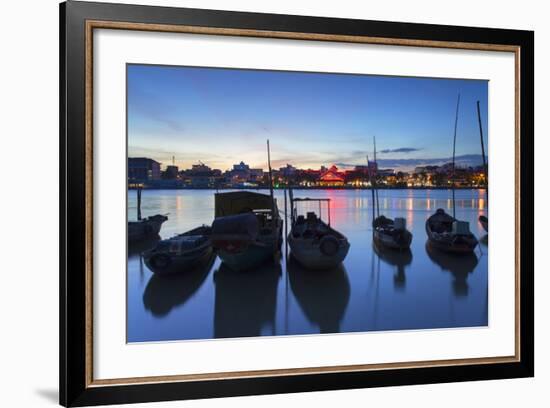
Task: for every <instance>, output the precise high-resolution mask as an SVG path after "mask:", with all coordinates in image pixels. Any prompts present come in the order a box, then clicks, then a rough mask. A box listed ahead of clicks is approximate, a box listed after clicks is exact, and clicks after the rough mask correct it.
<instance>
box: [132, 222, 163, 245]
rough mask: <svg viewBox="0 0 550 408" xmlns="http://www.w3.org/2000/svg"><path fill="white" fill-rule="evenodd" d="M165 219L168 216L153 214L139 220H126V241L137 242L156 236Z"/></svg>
mask: <svg viewBox="0 0 550 408" xmlns="http://www.w3.org/2000/svg"><path fill="white" fill-rule="evenodd" d="M166 220H168V217H166V216H164V215H155V216H152V217H148V218H146V219H144V220H141V221H130V222H128V242H131V243H133V242H139V241H143V240H147V239H151V238H153V237H156V236H158V235H159V232H160V229H161V227H162V224H163V223H164V222H165V221H166Z"/></svg>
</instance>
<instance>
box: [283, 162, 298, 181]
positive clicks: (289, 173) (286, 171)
mask: <svg viewBox="0 0 550 408" xmlns="http://www.w3.org/2000/svg"><path fill="white" fill-rule="evenodd" d="M297 170H298V169H297V168H296V167H294V166H292V165H290V164H287V165H286V166H285V167H281V168H280V169H279V172H280V174H281V176H282V177H286V178H288V177H293V176H294V175H295V174H296V171H297Z"/></svg>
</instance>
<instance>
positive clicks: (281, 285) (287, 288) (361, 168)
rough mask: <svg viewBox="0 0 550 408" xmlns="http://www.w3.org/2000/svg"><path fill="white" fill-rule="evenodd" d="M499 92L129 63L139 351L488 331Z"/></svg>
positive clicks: (129, 298)
mask: <svg viewBox="0 0 550 408" xmlns="http://www.w3.org/2000/svg"><path fill="white" fill-rule="evenodd" d="M488 85H489V81H487V80H480V79H468V78H464V79H456V78H452V79H451V78H435V77H406V76H384V75H365V74H353V73H345V72H302V71H277V70H259V69H244V68H243V69H239V68H225V67H201V66H176V65H152V64H138V63H127V64H126V143H127V144H126V146H127V147H126V148H127V206H126V214H127V220H126V221H127V245H126V248H127V252H128V253H127V271H126V285H127V286H126V291H127V292H126V316H127V320H126V324H127V327H126V338H127V342H128V343H144V342H166V341H187V340H213V339H227V338H249V337H259V336H300V335H319V334H321V335H346V333H358V332H374V331H405V330H437V329H449V328H456V329H460V328H475V327H480V328H483V327H487V326H488V325H489V321H488V320H489V318H488V317H489V306H488V305H489V296H490V293H491V288H490V287H489V279H488V258H489V247H488V230H489V226H488V218H489V214H488V208H489V206H488V199H489V194H488V187H489V183H488V180H489V176H488V169H489V167H490V166H489V157H488V155H487V152H488V143H489V137H490V129H488V125H489V120H488V98H489V92H488V89H489V87H488ZM512 165H513V164H512V163H511V164H510V166H512ZM510 183H513V180H510Z"/></svg>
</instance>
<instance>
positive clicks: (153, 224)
mask: <svg viewBox="0 0 550 408" xmlns="http://www.w3.org/2000/svg"><path fill="white" fill-rule="evenodd" d="M136 191H137V221H128V242H129V243H130V244H134V243H137V242H140V241H148V240H151V239H154V238H156V237H158V235H159V232H160V229H161V227H162V224H163V223H164V222H165V221H167V220H168V217H167V216H166V215H160V214H157V215H152V216H150V217H147V218H142V217H141V187H138V188H137V190H136Z"/></svg>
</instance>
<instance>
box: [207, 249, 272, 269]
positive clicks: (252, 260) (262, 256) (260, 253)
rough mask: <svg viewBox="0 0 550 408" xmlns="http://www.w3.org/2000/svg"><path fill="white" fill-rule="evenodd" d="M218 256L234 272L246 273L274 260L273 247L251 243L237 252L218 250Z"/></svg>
mask: <svg viewBox="0 0 550 408" xmlns="http://www.w3.org/2000/svg"><path fill="white" fill-rule="evenodd" d="M218 256H219V257H220V259H221V260H222V262H223V263H225V265H226V266H227V267H229V268H230V269H232V270H234V271H246V270H250V269H253V268H257V267H259V266H261V265H263V264H264V263H266V262H268V261H271V260H273V259H274V251H273V245H264V244H262V245H260V244H255V243H252V244H250V245H248V247H247V248H246V249H244V250H242V251H239V252H230V251H227V250H225V249H218Z"/></svg>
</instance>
